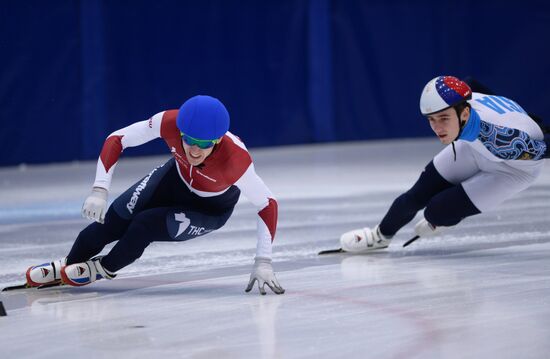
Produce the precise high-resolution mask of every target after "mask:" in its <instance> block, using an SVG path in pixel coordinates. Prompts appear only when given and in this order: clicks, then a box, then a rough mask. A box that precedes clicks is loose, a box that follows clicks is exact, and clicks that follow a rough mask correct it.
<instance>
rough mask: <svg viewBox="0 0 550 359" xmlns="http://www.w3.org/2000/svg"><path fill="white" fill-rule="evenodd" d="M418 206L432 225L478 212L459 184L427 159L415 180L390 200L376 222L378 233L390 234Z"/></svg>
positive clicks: (450, 222) (415, 210)
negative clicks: (440, 171) (383, 214)
mask: <svg viewBox="0 0 550 359" xmlns="http://www.w3.org/2000/svg"><path fill="white" fill-rule="evenodd" d="M422 208H426V209H425V210H424V218H426V220H427V221H428V222H430V223H431V224H433V225H434V226H453V225H455V224H457V223H458V222H460V221H461V220H462V219H464V218H465V217H469V216H472V215H474V214H478V213H481V212H480V211H479V210H478V209H477V208H476V207H475V206H474V204H473V203H472V201H471V200H470V198H469V197H468V195H467V194H466V192H465V191H464V188H463V187H462V185H461V184H459V185H453V184H452V183H449V182H447V180H445V179H444V178H443V177H442V176H441V175H440V174H439V172H437V170H436V169H435V166H434V164H433V161H431V162H430V163H429V164H428V165H427V166H426V168H425V169H424V171H423V172H422V174H421V175H420V178H419V179H418V180H417V181H416V183H415V184H414V185H413V186H412V188H411V189H409V190H408V191H407V192H405V193H403V194H402V195H400V196H399V197H397V199H396V200H395V201H394V202H393V204H392V205H391V207H390V209H389V210H388V213H386V215H385V216H384V218H383V219H382V222H381V223H380V232H382V234H384V235H386V236H393V235H394V234H395V233H397V231H398V230H400V229H401V228H402V227H403V226H404V225H406V224H407V223H409V222H410V221H411V220H412V219H413V218H414V217H415V216H416V213H417V212H418V211H419V210H421V209H422Z"/></svg>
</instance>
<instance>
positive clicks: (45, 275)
mask: <svg viewBox="0 0 550 359" xmlns="http://www.w3.org/2000/svg"><path fill="white" fill-rule="evenodd" d="M66 262H67V258H63V259H58V260H56V261H53V262H50V263H44V264H40V265H37V266H32V267H30V268H29V269H27V273H26V277H27V286H29V287H39V286H41V285H45V284H55V283H59V282H60V281H61V268H62V267H63V266H64V265H65V263H66Z"/></svg>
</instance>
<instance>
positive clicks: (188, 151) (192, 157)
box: [181, 141, 214, 166]
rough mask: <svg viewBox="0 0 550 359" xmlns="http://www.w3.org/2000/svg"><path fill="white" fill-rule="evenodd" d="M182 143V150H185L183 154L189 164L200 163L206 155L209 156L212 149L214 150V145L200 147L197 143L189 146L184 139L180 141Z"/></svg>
mask: <svg viewBox="0 0 550 359" xmlns="http://www.w3.org/2000/svg"><path fill="white" fill-rule="evenodd" d="M181 142H182V143H183V150H184V151H185V156H186V157H187V161H189V163H190V164H191V166H198V165H200V164H201V163H203V162H204V160H206V157H208V156H210V154H211V153H212V151H213V150H214V147H213V146H212V147H210V148H204V149H203V148H200V147H199V146H197V145H193V146H189V145H188V144H187V143H185V141H181Z"/></svg>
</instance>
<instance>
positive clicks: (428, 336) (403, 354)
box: [284, 281, 441, 359]
mask: <svg viewBox="0 0 550 359" xmlns="http://www.w3.org/2000/svg"><path fill="white" fill-rule="evenodd" d="M414 283H415V282H412V281H408V282H405V281H404V282H389V283H380V284H374V285H362V286H353V287H344V288H333V289H336V290H338V292H341V291H346V290H350V289H351V290H354V289H359V288H373V287H393V286H399V285H408V284H414ZM292 294H298V295H301V296H305V297H311V298H314V299H324V300H333V301H338V302H342V303H350V304H355V305H361V306H364V305H368V306H369V307H370V308H374V309H376V310H378V311H380V312H382V313H385V314H388V315H393V316H396V317H400V318H403V319H404V320H407V321H409V322H411V323H413V324H414V326H416V327H418V328H419V333H420V334H419V336H420V338H419V340H417V341H416V342H414V343H413V344H412V345H410V346H406V347H404V348H403V349H401V350H400V351H399V352H397V353H396V354H395V355H393V356H391V358H395V359H408V358H411V357H415V356H418V355H420V353H422V352H423V351H425V350H426V349H427V348H428V347H429V346H431V345H432V344H433V343H434V342H436V341H437V339H439V338H440V336H441V334H440V332H439V330H438V329H437V328H436V327H435V326H434V325H432V323H431V321H430V320H428V319H426V318H423V317H422V316H420V315H418V314H415V313H413V312H411V311H408V310H406V309H401V308H398V307H395V306H389V305H384V304H381V303H377V302H373V301H369V300H367V299H357V298H348V297H342V296H339V295H332V294H325V293H319V292H316V291H300V290H292V291H288V293H285V294H284V295H288V296H292Z"/></svg>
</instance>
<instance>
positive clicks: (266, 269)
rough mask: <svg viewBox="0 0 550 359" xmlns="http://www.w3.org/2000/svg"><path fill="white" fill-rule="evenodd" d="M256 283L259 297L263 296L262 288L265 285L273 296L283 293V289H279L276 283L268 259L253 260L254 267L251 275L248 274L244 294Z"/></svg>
mask: <svg viewBox="0 0 550 359" xmlns="http://www.w3.org/2000/svg"><path fill="white" fill-rule="evenodd" d="M256 281H258V289H259V290H260V294H261V295H265V289H264V286H265V285H266V284H267V286H268V287H269V288H270V289H271V290H272V291H273V292H274V293H275V294H283V293H284V292H285V290H284V289H283V287H281V285H280V284H279V282H278V281H277V278H275V273H273V266H272V265H271V259H269V258H265V257H256V258H255V260H254V267H253V268H252V273H251V274H250V281H249V282H248V286H247V287H246V289H245V292H247V293H248V292H250V291H251V290H252V288H253V287H254V283H255V282H256Z"/></svg>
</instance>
